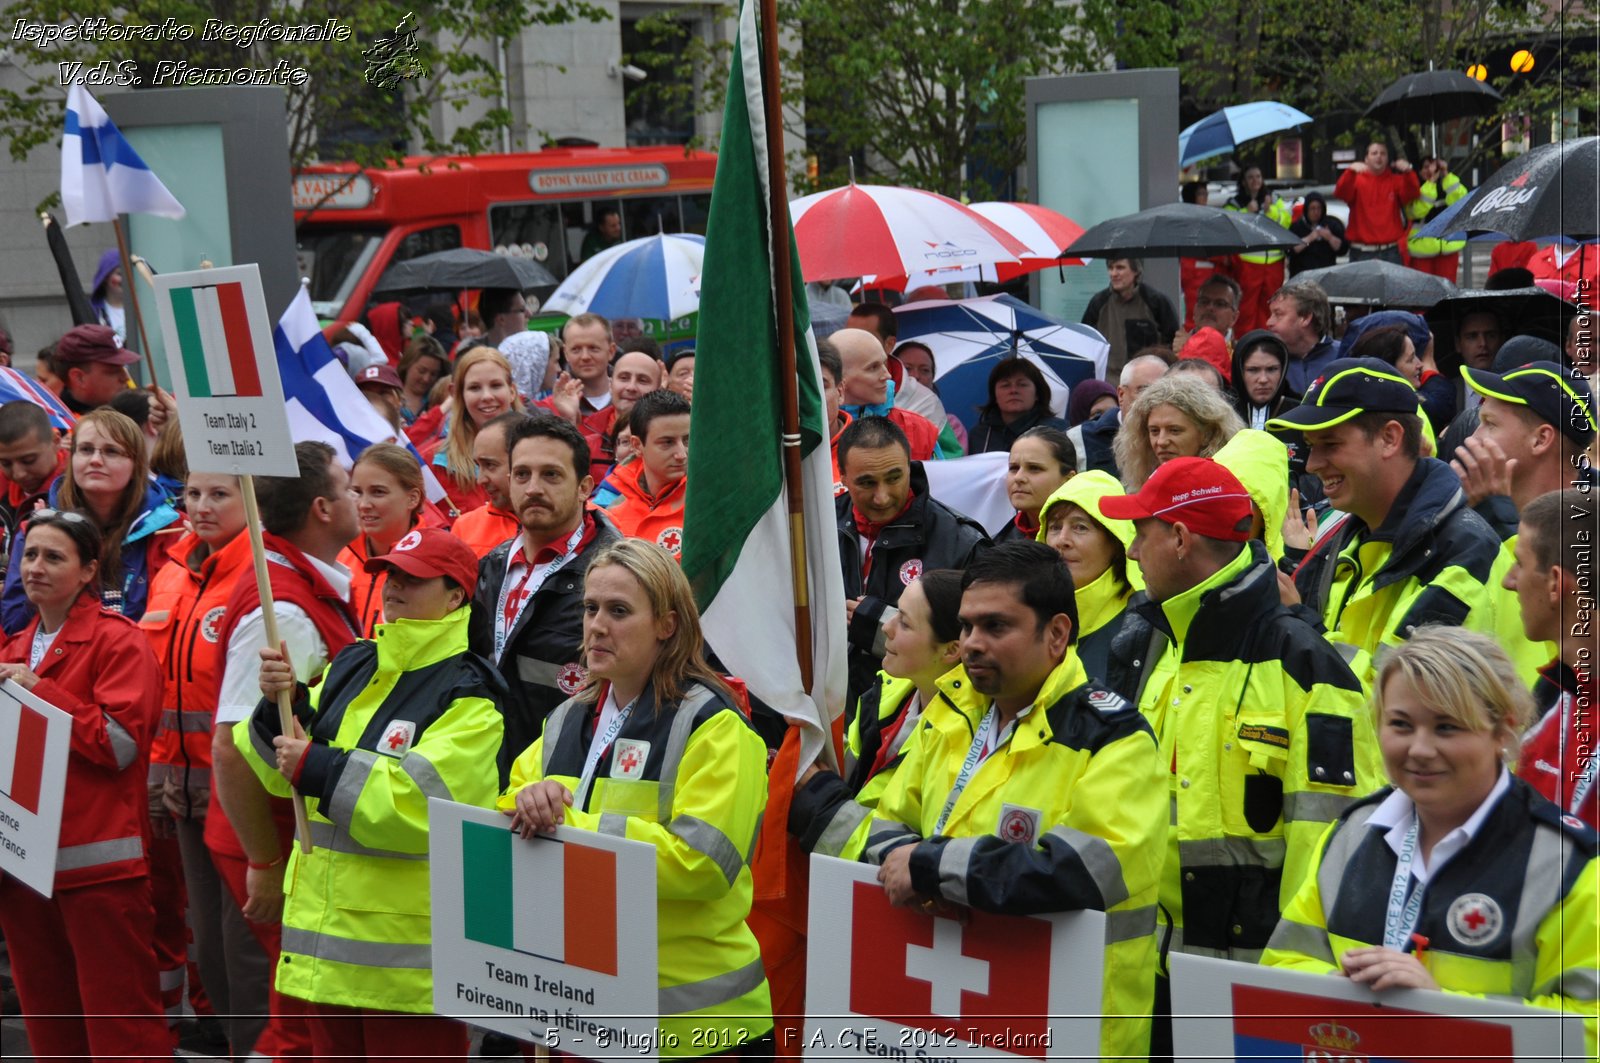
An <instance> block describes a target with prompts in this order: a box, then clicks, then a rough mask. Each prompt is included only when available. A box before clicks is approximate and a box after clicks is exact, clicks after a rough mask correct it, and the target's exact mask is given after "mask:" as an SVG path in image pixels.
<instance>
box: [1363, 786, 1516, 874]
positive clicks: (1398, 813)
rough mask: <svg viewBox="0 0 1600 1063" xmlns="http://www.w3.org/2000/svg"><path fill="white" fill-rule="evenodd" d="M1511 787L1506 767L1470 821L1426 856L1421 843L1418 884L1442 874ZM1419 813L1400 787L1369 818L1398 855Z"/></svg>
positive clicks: (1415, 864) (1414, 868)
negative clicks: (1382, 832)
mask: <svg viewBox="0 0 1600 1063" xmlns="http://www.w3.org/2000/svg"><path fill="white" fill-rule="evenodd" d="M1509 789H1511V773H1510V772H1508V771H1506V769H1505V767H1504V766H1502V767H1501V768H1500V778H1498V779H1497V780H1495V784H1494V788H1493V789H1491V790H1490V791H1489V796H1488V797H1486V798H1484V799H1483V804H1481V805H1479V806H1478V807H1477V808H1476V809H1475V810H1474V811H1473V813H1472V815H1470V816H1468V817H1467V821H1466V822H1465V823H1463V824H1461V826H1459V827H1457V828H1456V829H1455V830H1453V831H1451V832H1450V833H1449V834H1446V835H1445V836H1444V837H1443V838H1440V839H1439V840H1438V841H1437V842H1436V843H1434V846H1433V852H1432V853H1431V854H1430V855H1428V856H1426V857H1424V856H1423V854H1422V846H1420V845H1418V846H1417V855H1416V857H1415V858H1414V861H1413V863H1412V865H1411V874H1412V877H1414V878H1415V879H1416V880H1417V883H1418V885H1423V886H1425V885H1427V884H1428V880H1429V879H1430V878H1432V877H1433V876H1434V875H1435V874H1437V873H1438V871H1439V869H1440V868H1441V867H1443V866H1444V865H1445V862H1446V861H1448V860H1449V859H1450V858H1451V857H1452V856H1454V855H1455V854H1456V853H1458V852H1460V851H1461V850H1462V849H1465V848H1466V847H1467V843H1469V842H1471V841H1472V839H1473V838H1474V837H1476V836H1477V833H1478V831H1479V830H1480V829H1481V828H1482V827H1483V821H1484V820H1486V819H1488V818H1489V811H1490V810H1491V809H1492V808H1494V806H1495V802H1497V801H1499V800H1500V796H1501V795H1502V794H1504V793H1505V792H1506V791H1507V790H1509ZM1415 815H1416V805H1414V804H1413V803H1412V801H1411V798H1409V797H1407V796H1406V794H1405V791H1403V790H1401V789H1400V788H1399V787H1398V786H1397V787H1395V790H1394V793H1392V794H1390V795H1389V796H1388V797H1386V798H1384V799H1383V803H1382V804H1380V805H1379V806H1378V807H1377V810H1376V811H1374V812H1373V813H1372V816H1371V818H1369V819H1368V820H1367V826H1368V827H1371V828H1373V829H1374V830H1385V831H1386V832H1387V833H1385V834H1384V836H1383V840H1384V841H1386V842H1388V843H1389V848H1391V849H1393V850H1394V853H1395V855H1396V856H1399V855H1400V848H1401V846H1402V845H1403V844H1404V842H1405V837H1406V831H1408V830H1410V828H1411V820H1412V818H1413V817H1414V816H1415Z"/></svg>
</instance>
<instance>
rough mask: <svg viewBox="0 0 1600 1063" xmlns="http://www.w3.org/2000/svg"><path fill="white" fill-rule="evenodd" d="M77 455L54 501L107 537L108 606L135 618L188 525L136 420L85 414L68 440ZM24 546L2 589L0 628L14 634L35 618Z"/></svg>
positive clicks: (102, 412) (104, 412)
mask: <svg viewBox="0 0 1600 1063" xmlns="http://www.w3.org/2000/svg"><path fill="white" fill-rule="evenodd" d="M67 449H68V452H69V453H70V454H71V460H70V461H69V462H68V463H67V468H66V471H65V472H63V473H62V474H61V479H59V480H57V481H56V483H55V485H54V486H53V487H51V488H50V499H49V505H50V506H51V507H52V508H55V509H61V510H82V511H83V512H84V513H86V514H88V515H89V516H91V517H92V518H93V519H94V523H95V526H96V527H97V528H98V529H99V531H100V534H101V537H102V542H103V543H104V545H103V546H102V548H101V555H100V558H99V562H100V573H99V574H100V584H99V587H100V595H101V601H102V603H103V604H104V605H105V607H106V608H108V609H111V610H113V611H115V612H119V613H121V614H122V615H123V616H126V617H128V618H129V619H131V620H138V619H139V618H140V617H142V616H143V615H144V610H145V604H146V602H147V601H148V600H149V593H150V581H151V580H153V579H154V578H155V574H156V572H157V570H159V569H160V568H161V566H162V565H163V564H165V563H166V560H167V548H168V546H169V544H171V543H174V542H176V541H177V538H178V533H179V532H181V531H182V530H183V529H182V526H181V523H180V519H181V518H180V517H179V516H178V511H177V510H176V509H175V508H173V506H172V503H171V502H169V501H168V500H167V497H166V495H165V494H163V493H162V492H161V490H160V489H159V488H157V487H156V486H155V485H154V484H152V483H151V482H150V462H149V458H148V457H147V456H146V451H145V445H144V433H143V432H141V431H140V430H139V426H138V425H137V424H135V423H134V422H133V421H132V419H130V418H128V417H125V416H123V415H122V414H120V413H118V412H117V411H115V410H112V409H108V408H105V407H102V408H100V409H97V410H91V411H89V412H88V413H86V414H84V415H83V416H82V417H80V418H79V419H78V423H77V425H76V426H75V427H74V428H73V430H72V436H71V438H70V440H69V442H68V447H67ZM21 553H22V552H21V551H20V550H13V551H12V553H11V560H10V563H9V565H8V566H7V568H6V581H5V588H4V590H3V591H0V627H4V629H5V632H6V634H8V635H14V634H16V633H17V631H18V630H20V629H21V628H22V627H23V626H24V625H25V624H27V623H28V621H29V620H30V619H32V617H33V606H32V605H31V604H30V603H29V602H28V600H27V597H26V595H25V594H24V593H23V587H22V572H21Z"/></svg>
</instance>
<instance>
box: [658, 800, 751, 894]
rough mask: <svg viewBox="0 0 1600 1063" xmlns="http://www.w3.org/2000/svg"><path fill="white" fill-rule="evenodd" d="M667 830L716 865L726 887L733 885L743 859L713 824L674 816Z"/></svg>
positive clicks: (741, 867) (742, 865)
mask: <svg viewBox="0 0 1600 1063" xmlns="http://www.w3.org/2000/svg"><path fill="white" fill-rule="evenodd" d="M667 829H668V830H670V831H671V832H672V833H674V834H676V835H677V836H678V837H680V838H682V839H683V840H684V841H686V842H688V843H689V846H690V847H691V848H692V849H694V850H695V852H697V853H700V854H701V855H703V856H705V857H707V858H708V859H710V860H711V862H712V863H714V864H716V865H717V868H718V870H720V871H721V872H722V877H723V878H725V879H727V880H728V885H730V886H731V885H733V880H734V879H736V878H738V877H739V872H740V871H741V870H743V868H744V857H742V856H740V855H739V850H738V849H737V848H735V847H734V844H733V843H732V842H730V841H729V840H728V836H727V835H726V834H724V833H722V831H720V830H718V829H717V827H716V825H715V824H712V823H707V822H706V821H705V820H703V819H698V818H696V817H695V816H675V817H673V820H672V822H671V823H668V824H667Z"/></svg>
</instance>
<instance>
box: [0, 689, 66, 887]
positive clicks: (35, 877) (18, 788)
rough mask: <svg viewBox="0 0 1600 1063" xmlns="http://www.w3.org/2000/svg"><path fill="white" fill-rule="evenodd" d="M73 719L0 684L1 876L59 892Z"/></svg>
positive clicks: (23, 693)
mask: <svg viewBox="0 0 1600 1063" xmlns="http://www.w3.org/2000/svg"><path fill="white" fill-rule="evenodd" d="M71 744H72V716H71V714H69V713H66V712H63V711H62V710H60V709H58V708H56V707H55V706H54V705H51V704H49V703H48V702H45V701H41V700H40V699H39V698H37V697H35V696H34V695H33V694H31V693H30V692H28V691H26V690H24V689H22V688H21V687H20V686H18V685H17V684H16V683H15V682H14V681H12V680H9V679H8V680H6V681H5V683H4V684H0V872H4V873H5V874H7V875H11V876H13V877H15V878H17V879H18V880H20V881H21V882H23V883H25V884H26V885H28V886H30V887H31V888H32V889H33V890H34V891H36V892H37V893H40V894H42V895H44V896H46V897H48V896H50V895H51V893H52V892H54V890H55V882H56V848H57V846H58V845H59V844H60V841H61V805H62V802H63V800H64V799H65V797H66V790H67V754H68V749H69V748H70V746H71Z"/></svg>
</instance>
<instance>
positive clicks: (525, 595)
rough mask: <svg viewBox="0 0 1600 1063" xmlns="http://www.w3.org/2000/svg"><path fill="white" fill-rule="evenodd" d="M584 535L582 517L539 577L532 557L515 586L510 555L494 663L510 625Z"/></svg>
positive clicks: (497, 613)
mask: <svg viewBox="0 0 1600 1063" xmlns="http://www.w3.org/2000/svg"><path fill="white" fill-rule="evenodd" d="M582 539H583V521H582V520H581V519H580V520H579V521H578V526H577V527H576V528H574V529H573V530H572V535H571V536H569V537H568V539H567V542H566V545H565V546H563V547H562V548H561V554H560V555H559V556H558V557H557V558H556V559H555V560H554V561H551V562H550V564H548V565H546V566H545V570H544V571H543V572H542V573H540V574H539V578H538V580H537V581H534V580H533V574H534V572H535V571H537V569H538V567H539V566H538V565H536V564H534V562H533V559H532V558H529V559H528V570H527V571H526V572H524V573H523V574H522V579H521V581H520V582H518V583H517V585H516V587H515V588H513V587H512V586H511V578H510V577H511V563H512V562H511V558H510V556H508V557H507V559H506V579H504V580H503V581H502V582H501V584H500V601H499V604H498V605H497V606H496V608H495V614H494V659H495V663H497V664H498V663H499V661H500V655H501V654H503V653H504V652H505V649H506V642H507V640H509V639H510V638H511V629H512V628H513V627H515V626H516V622H517V619H518V618H519V617H521V616H522V611H523V610H524V609H526V608H527V607H528V603H529V602H530V601H532V600H533V596H534V595H535V594H538V593H539V588H541V587H543V586H544V584H545V581H546V580H548V579H549V578H550V577H551V576H553V575H555V574H556V572H557V571H558V570H559V569H560V568H561V566H562V565H565V564H566V563H567V562H568V561H569V560H570V559H571V558H572V555H573V552H574V551H576V550H577V549H578V543H579V542H581V541H582ZM530 581H533V586H532V587H529V586H528V584H529V582H530ZM508 602H509V603H510V606H511V612H509V613H508V612H507V611H506V606H507V603H508Z"/></svg>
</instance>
